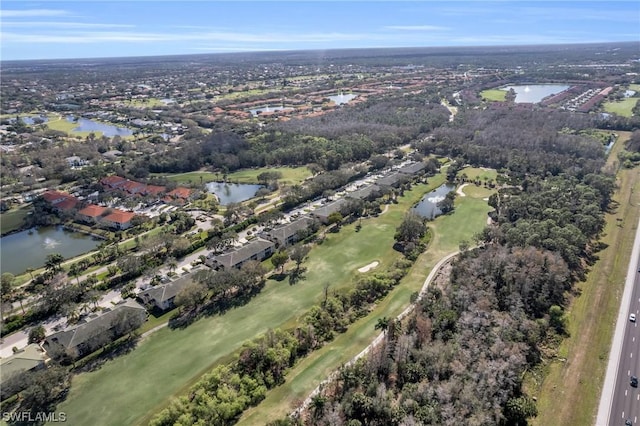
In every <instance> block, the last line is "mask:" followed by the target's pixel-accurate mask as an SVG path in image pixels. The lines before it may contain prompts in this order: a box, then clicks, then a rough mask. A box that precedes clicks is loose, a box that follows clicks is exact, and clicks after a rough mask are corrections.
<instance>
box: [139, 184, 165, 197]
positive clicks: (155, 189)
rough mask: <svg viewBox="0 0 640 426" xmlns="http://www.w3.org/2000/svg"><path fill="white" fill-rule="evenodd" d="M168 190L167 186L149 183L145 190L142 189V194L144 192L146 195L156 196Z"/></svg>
mask: <svg viewBox="0 0 640 426" xmlns="http://www.w3.org/2000/svg"><path fill="white" fill-rule="evenodd" d="M166 190H167V188H165V187H164V186H158V185H147V186H146V187H145V188H144V190H143V191H142V194H144V195H152V196H154V197H157V196H158V195H160V194H162V193H163V192H165V191H166Z"/></svg>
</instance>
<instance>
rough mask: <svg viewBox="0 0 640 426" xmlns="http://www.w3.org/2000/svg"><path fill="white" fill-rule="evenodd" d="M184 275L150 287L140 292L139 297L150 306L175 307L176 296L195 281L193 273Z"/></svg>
mask: <svg viewBox="0 0 640 426" xmlns="http://www.w3.org/2000/svg"><path fill="white" fill-rule="evenodd" d="M194 273H195V271H191V272H190V273H189V274H188V275H185V276H182V277H180V278H178V279H176V280H174V281H171V282H168V283H166V284H162V285H159V286H156V287H152V288H149V289H147V290H144V291H142V292H140V293H139V294H138V298H139V299H140V300H142V302H143V303H144V304H145V305H147V306H148V307H154V306H155V307H156V308H158V309H160V310H161V311H166V310H168V309H172V308H174V307H175V298H176V296H177V295H178V293H180V292H181V291H182V290H183V289H184V288H185V287H187V286H189V285H190V284H192V283H193V274H194Z"/></svg>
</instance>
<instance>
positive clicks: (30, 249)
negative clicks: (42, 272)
mask: <svg viewBox="0 0 640 426" xmlns="http://www.w3.org/2000/svg"><path fill="white" fill-rule="evenodd" d="M30 232H31V233H30ZM100 242H101V241H100V240H97V239H94V238H93V237H91V236H89V235H86V234H81V233H79V232H70V231H66V230H64V229H62V227H53V226H48V227H42V228H38V229H35V228H34V229H31V230H26V231H21V232H16V233H15V234H9V235H7V236H5V237H2V238H0V253H1V254H2V255H1V256H0V270H2V272H11V273H12V274H14V275H17V274H22V273H24V272H25V271H26V270H27V268H29V267H31V268H40V267H42V266H44V263H45V262H46V259H47V256H48V255H50V254H53V253H60V254H61V255H63V256H64V258H65V259H68V258H71V257H74V256H78V255H80V254H83V253H87V252H90V251H91V250H93V249H95V248H96V247H97V246H98V245H99V244H100Z"/></svg>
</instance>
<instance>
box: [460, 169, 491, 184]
mask: <svg viewBox="0 0 640 426" xmlns="http://www.w3.org/2000/svg"><path fill="white" fill-rule="evenodd" d="M462 175H466V176H467V179H470V180H476V179H480V181H482V182H484V181H485V180H493V181H495V180H496V177H497V176H498V172H497V171H496V170H495V169H487V168H481V167H465V168H464V169H462V170H460V171H459V172H458V177H460V176H462Z"/></svg>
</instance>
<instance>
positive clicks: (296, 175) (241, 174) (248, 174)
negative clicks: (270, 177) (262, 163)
mask: <svg viewBox="0 0 640 426" xmlns="http://www.w3.org/2000/svg"><path fill="white" fill-rule="evenodd" d="M264 172H280V173H282V178H280V179H279V182H282V183H285V184H287V185H297V184H299V183H300V182H302V181H303V180H305V179H306V178H308V177H310V176H311V170H309V169H308V168H306V167H261V168H259V169H245V170H238V171H237V172H233V173H229V176H227V179H228V180H229V182H237V183H258V175H259V174H260V173H264Z"/></svg>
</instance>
